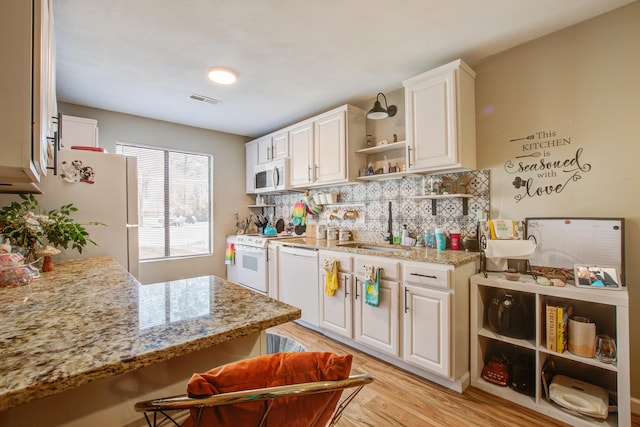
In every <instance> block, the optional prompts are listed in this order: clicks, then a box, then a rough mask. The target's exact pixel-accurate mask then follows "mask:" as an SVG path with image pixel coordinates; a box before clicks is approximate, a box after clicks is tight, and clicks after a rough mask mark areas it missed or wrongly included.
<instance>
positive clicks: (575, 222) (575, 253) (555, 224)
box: [525, 218, 624, 283]
mask: <svg viewBox="0 0 640 427" xmlns="http://www.w3.org/2000/svg"><path fill="white" fill-rule="evenodd" d="M525 234H526V236H527V238H529V239H535V241H536V244H537V246H536V253H535V257H534V259H532V260H531V261H530V264H531V265H534V266H544V267H559V268H567V269H573V268H574V266H575V265H576V264H589V265H610V266H614V267H615V268H617V271H619V272H620V279H621V282H622V283H624V218H526V219H525Z"/></svg>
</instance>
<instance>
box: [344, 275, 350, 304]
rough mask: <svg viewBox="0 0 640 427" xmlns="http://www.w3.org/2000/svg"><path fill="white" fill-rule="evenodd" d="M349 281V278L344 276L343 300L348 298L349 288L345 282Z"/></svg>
mask: <svg viewBox="0 0 640 427" xmlns="http://www.w3.org/2000/svg"><path fill="white" fill-rule="evenodd" d="M348 280H349V276H344V297H345V299H346V298H347V297H348V296H349V286H348V285H347V282H348Z"/></svg>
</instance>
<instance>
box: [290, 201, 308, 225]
mask: <svg viewBox="0 0 640 427" xmlns="http://www.w3.org/2000/svg"><path fill="white" fill-rule="evenodd" d="M291 219H292V220H293V225H305V223H306V222H307V206H306V205H305V204H304V202H298V203H296V204H295V206H294V207H293V212H292V213H291Z"/></svg>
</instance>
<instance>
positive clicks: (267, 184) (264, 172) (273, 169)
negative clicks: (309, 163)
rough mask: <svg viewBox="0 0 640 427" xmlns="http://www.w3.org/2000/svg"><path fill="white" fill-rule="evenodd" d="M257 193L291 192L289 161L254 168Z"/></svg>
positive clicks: (274, 162)
mask: <svg viewBox="0 0 640 427" xmlns="http://www.w3.org/2000/svg"><path fill="white" fill-rule="evenodd" d="M254 182H255V185H256V193H279V192H283V191H287V190H289V160H288V159H282V160H276V161H273V162H269V163H264V164H261V165H257V166H256V167H255V168H254Z"/></svg>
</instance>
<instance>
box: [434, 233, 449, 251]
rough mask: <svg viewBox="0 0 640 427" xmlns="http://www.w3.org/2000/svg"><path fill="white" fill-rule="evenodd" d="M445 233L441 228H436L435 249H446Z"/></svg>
mask: <svg viewBox="0 0 640 427" xmlns="http://www.w3.org/2000/svg"><path fill="white" fill-rule="evenodd" d="M446 233H447V232H446V231H445V230H444V229H442V228H436V249H438V250H439V251H443V250H445V248H446V247H447V234H446Z"/></svg>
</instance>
